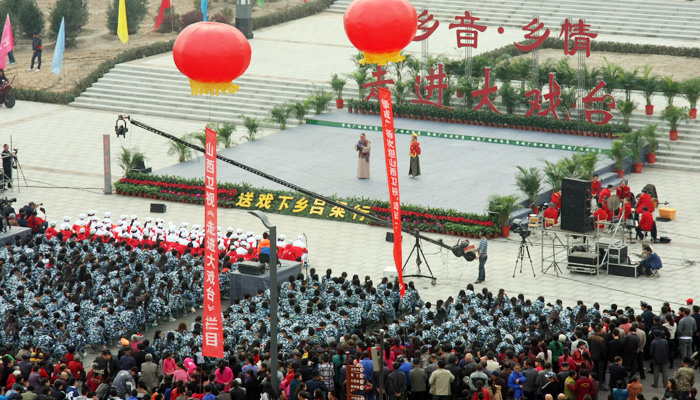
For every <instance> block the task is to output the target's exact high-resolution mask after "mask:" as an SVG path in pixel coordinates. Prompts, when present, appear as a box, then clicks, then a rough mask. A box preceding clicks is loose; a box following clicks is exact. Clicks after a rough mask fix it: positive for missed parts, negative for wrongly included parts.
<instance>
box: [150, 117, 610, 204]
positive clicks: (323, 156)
mask: <svg viewBox="0 0 700 400" xmlns="http://www.w3.org/2000/svg"><path fill="white" fill-rule="evenodd" d="M310 119H311V118H310ZM319 124H323V125H319ZM328 125H333V126H328ZM380 125H381V121H380V118H379V117H378V116H370V115H359V114H349V113H348V112H347V110H335V111H332V112H329V113H326V114H323V115H319V116H314V117H313V118H312V119H311V120H310V121H309V123H307V124H304V125H301V126H299V127H295V128H291V129H287V130H284V131H280V132H277V133H273V134H270V135H267V136H265V137H263V138H261V139H259V140H256V141H254V142H247V143H243V144H241V145H238V146H236V147H232V148H228V149H220V150H219V154H221V155H223V156H226V157H229V158H232V159H234V160H236V161H239V162H241V163H244V164H247V165H249V166H251V167H254V168H257V169H260V170H262V171H265V172H267V173H269V174H272V175H274V176H277V177H279V178H281V179H284V180H286V181H288V182H291V183H294V184H296V185H299V186H302V187H304V188H306V189H309V190H312V191H315V192H318V193H321V194H323V195H326V196H332V195H336V196H340V197H358V198H361V197H364V198H369V199H388V195H387V181H386V172H385V171H386V169H385V166H384V162H383V159H384V150H383V147H382V140H381V130H380V129H379V126H380ZM395 125H396V129H397V131H400V130H403V132H406V133H405V134H397V135H396V140H397V148H398V149H400V150H401V149H403V151H400V152H399V160H398V162H399V170H400V171H402V174H403V175H402V176H401V181H400V185H401V202H402V203H404V204H415V205H421V206H429V207H435V208H445V209H456V210H459V211H463V212H473V213H483V212H484V210H485V209H486V206H487V199H488V197H489V196H490V195H492V194H496V193H498V194H510V193H517V192H518V191H517V188H516V187H515V172H516V170H517V169H516V166H522V167H525V168H529V167H531V166H538V167H542V166H543V164H544V163H543V161H542V160H545V159H546V160H549V161H556V160H559V159H561V158H564V157H567V156H570V155H571V154H573V153H574V152H575V151H576V150H577V149H583V148H589V149H591V148H592V149H609V148H610V144H611V143H612V140H610V139H602V138H593V137H582V136H571V135H561V134H552V133H541V132H530V131H522V130H513V129H501V128H489V127H483V126H473V125H461V124H449V123H439V122H429V121H417V120H409V119H402V118H397V119H396V120H395ZM241 128H243V127H239V129H241ZM412 131H421V136H420V138H419V139H420V143H421V149H422V154H421V156H420V163H421V172H422V174H423V175H421V176H420V177H418V178H416V179H413V178H410V177H409V176H408V164H409V155H408V147H409V142H410V136H411V135H410V134H409V132H412ZM362 132H364V133H366V135H367V137H368V139H369V140H370V141H371V142H372V146H373V147H372V152H371V179H366V180H359V179H357V152H356V151H355V149H354V146H355V143H356V142H357V140H358V138H359V136H360V133H362ZM535 146H537V147H535ZM611 164H612V161H611V160H610V159H609V158H607V157H606V156H604V155H602V156H601V162H600V163H599V165H598V168H599V169H600V168H602V167H605V166H607V165H611ZM219 165H220V166H222V167H221V168H219V169H218V174H219V181H221V182H235V183H248V184H250V185H252V186H254V187H264V188H268V189H276V190H285V189H286V188H284V187H282V186H280V185H278V184H276V183H273V182H271V181H268V180H266V179H264V178H261V177H259V176H257V175H253V174H251V173H249V172H246V171H243V170H241V169H238V168H235V167H232V166H228V165H225V164H221V163H220V164H219ZM154 174H157V175H172V176H181V177H185V178H203V176H204V162H203V160H202V159H201V157H200V159H194V160H191V161H187V162H184V163H179V164H175V165H173V166H170V167H168V168H164V169H160V170H157V171H154ZM545 189H548V188H545Z"/></svg>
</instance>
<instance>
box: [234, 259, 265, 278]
mask: <svg viewBox="0 0 700 400" xmlns="http://www.w3.org/2000/svg"><path fill="white" fill-rule="evenodd" d="M238 272H240V273H242V274H247V275H262V274H264V273H265V264H263V263H260V262H254V261H243V262H241V263H239V264H238Z"/></svg>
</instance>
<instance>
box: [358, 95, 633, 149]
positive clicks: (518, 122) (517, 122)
mask: <svg viewBox="0 0 700 400" xmlns="http://www.w3.org/2000/svg"><path fill="white" fill-rule="evenodd" d="M347 105H348V112H359V113H363V114H372V115H378V114H379V103H377V102H375V101H364V100H353V99H350V100H347ZM393 110H394V116H395V117H400V118H411V119H422V120H425V121H428V120H430V121H440V122H452V123H461V124H472V125H482V126H495V127H501V128H511V129H523V130H530V131H535V130H537V131H539V132H550V133H562V134H568V135H579V136H597V137H605V138H610V139H613V138H617V137H618V135H620V134H623V133H627V132H632V128H630V127H629V126H628V125H622V124H605V125H596V124H592V123H590V122H587V121H565V120H557V119H553V118H545V117H537V116H530V117H526V116H524V115H515V114H498V113H493V112H487V111H470V110H465V109H448V108H438V107H435V106H428V105H412V104H408V105H400V106H394V107H393Z"/></svg>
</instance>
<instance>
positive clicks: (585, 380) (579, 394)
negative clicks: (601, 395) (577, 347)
mask: <svg viewBox="0 0 700 400" xmlns="http://www.w3.org/2000/svg"><path fill="white" fill-rule="evenodd" d="M580 376H581V377H580V378H578V380H576V384H574V385H571V384H569V385H567V386H568V387H569V389H570V390H572V391H574V392H575V393H576V400H583V398H584V396H586V395H589V396H591V398H593V396H594V395H595V392H596V390H595V386H594V385H593V381H592V380H591V378H589V377H588V371H586V370H582V371H581V374H580Z"/></svg>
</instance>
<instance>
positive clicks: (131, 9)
mask: <svg viewBox="0 0 700 400" xmlns="http://www.w3.org/2000/svg"><path fill="white" fill-rule="evenodd" d="M125 7H126V24H127V25H128V27H129V34H130V35H131V34H134V33H136V32H138V31H139V25H140V24H141V22H143V19H144V18H146V13H147V12H148V0H126V1H125ZM118 24H119V0H114V1H112V3H110V5H109V8H108V9H107V29H109V32H110V33H111V34H112V35H116V34H117V26H118Z"/></svg>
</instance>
